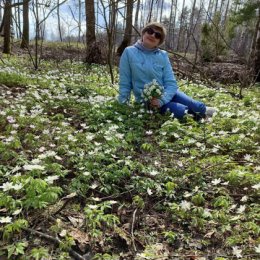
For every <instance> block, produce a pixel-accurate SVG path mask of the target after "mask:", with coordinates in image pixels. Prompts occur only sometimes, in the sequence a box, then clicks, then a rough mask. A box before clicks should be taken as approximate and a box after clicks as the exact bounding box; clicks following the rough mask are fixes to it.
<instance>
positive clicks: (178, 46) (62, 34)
mask: <svg viewBox="0 0 260 260" xmlns="http://www.w3.org/2000/svg"><path fill="white" fill-rule="evenodd" d="M0 20H1V28H0V29H1V35H2V36H3V39H4V40H3V44H2V48H3V53H10V52H11V46H12V44H14V43H16V42H17V41H18V40H19V39H20V47H21V48H23V49H25V50H26V49H27V50H28V51H29V52H30V53H31V55H33V53H34V55H35V61H34V66H35V68H38V59H40V58H41V56H44V55H47V56H48V54H47V53H46V52H44V51H43V50H42V48H40V46H41V45H42V41H43V40H44V39H46V37H47V34H49V36H48V38H51V39H52V40H56V41H57V42H66V43H68V45H70V43H72V42H77V43H83V44H84V45H85V46H86V55H85V56H84V53H82V54H81V55H80V56H81V58H83V57H82V56H84V58H85V60H86V61H87V62H88V63H103V64H104V63H106V64H108V65H109V66H110V70H111V73H112V67H113V65H114V63H115V61H116V60H117V59H116V54H119V55H121V53H122V51H123V50H124V48H125V47H126V46H128V45H130V44H131V43H133V42H135V41H136V40H137V39H138V37H139V32H140V29H141V28H142V27H143V26H144V25H145V24H146V23H148V22H150V21H158V22H161V23H163V24H164V25H165V27H166V28H167V31H168V36H167V38H166V41H165V46H164V48H165V49H167V50H168V51H170V52H174V53H175V57H174V58H175V65H179V66H178V68H176V70H177V71H179V72H180V73H181V76H187V74H188V75H191V74H193V73H194V70H195V68H196V69H197V72H199V73H200V74H201V73H202V72H203V74H206V75H207V74H210V75H211V76H212V73H213V79H214V80H220V81H221V80H222V81H224V82H225V83H232V81H234V80H235V81H237V82H240V84H241V85H243V86H245V85H250V83H252V82H254V81H259V67H260V66H259V63H260V61H259V60H260V58H259V56H260V54H259V53H260V51H259V49H260V47H259V46H260V32H259V31H260V25H259V20H260V14H259V1H257V0H247V1H245V0H241V1H240V0H200V1H198V0H194V1H187V0H183V1H180V0H172V1H169V0H168V1H165V0H157V1H156V0H148V1H146V0H137V1H133V0H127V1H114V0H113V1H104V0H102V1H94V0H86V1H81V0H79V1H76V0H73V1H72V0H71V1H68V0H65V1H33V0H25V1H21V0H20V1H19V0H18V1H12V0H8V1H4V0H1V1H0ZM49 20H51V22H50V23H48V21H49ZM50 27H51V32H49V33H48V31H50V30H49V29H50ZM30 40H33V41H31V42H30ZM32 48H33V50H31V49H32ZM32 51H33V53H32ZM71 53H73V52H71ZM50 56H53V53H52V54H51V55H50ZM178 61H179V62H178ZM205 62H206V65H205ZM207 62H223V64H222V67H221V66H220V67H219V65H216V64H212V66H210V67H209V68H208V67H207ZM183 63H185V64H186V66H184V67H182V66H181V65H183ZM230 63H231V64H232V63H235V64H237V65H244V66H242V67H241V66H232V65H230ZM200 66H202V71H201V67H200ZM204 66H206V67H207V68H208V69H205V67H204ZM216 67H218V68H216ZM113 81H114V80H113V76H112V82H113Z"/></svg>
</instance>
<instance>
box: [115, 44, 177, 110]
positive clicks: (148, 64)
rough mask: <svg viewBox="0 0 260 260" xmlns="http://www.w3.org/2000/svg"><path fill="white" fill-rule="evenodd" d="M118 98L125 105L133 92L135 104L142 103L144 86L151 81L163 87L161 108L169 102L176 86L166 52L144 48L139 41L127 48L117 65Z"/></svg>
mask: <svg viewBox="0 0 260 260" xmlns="http://www.w3.org/2000/svg"><path fill="white" fill-rule="evenodd" d="M119 74H120V75H119V96H118V101H119V102H120V103H127V102H128V101H129V99H130V95H131V91H133V93H134V96H135V100H136V102H138V103H140V102H142V101H143V100H142V92H143V88H144V85H145V84H147V83H150V82H151V81H152V80H153V79H156V81H157V82H158V83H159V84H160V85H161V86H163V87H164V95H163V97H162V98H161V99H160V105H161V106H163V105H165V104H167V103H169V102H170V101H171V99H172V98H173V96H174V95H175V94H176V92H177V89H178V86H177V82H176V80H175V77H174V73H173V71H172V66H171V63H170V61H169V57H168V54H167V52H166V51H163V50H160V49H158V48H155V49H152V50H150V49H147V48H145V47H144V46H143V45H142V44H141V42H140V41H138V42H137V43H136V44H135V45H133V46H130V47H127V48H126V49H125V50H124V52H123V54H122V56H121V59H120V65H119Z"/></svg>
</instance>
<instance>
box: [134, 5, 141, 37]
mask: <svg viewBox="0 0 260 260" xmlns="http://www.w3.org/2000/svg"><path fill="white" fill-rule="evenodd" d="M139 11H140V0H137V3H136V12H135V23H134V27H135V28H136V29H137V28H138V17H139ZM137 38H138V35H137V34H136V36H135V41H136V40H137Z"/></svg>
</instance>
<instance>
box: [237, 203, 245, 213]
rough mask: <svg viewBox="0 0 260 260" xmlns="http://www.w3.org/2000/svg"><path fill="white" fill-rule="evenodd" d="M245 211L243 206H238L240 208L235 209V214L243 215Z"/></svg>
mask: <svg viewBox="0 0 260 260" xmlns="http://www.w3.org/2000/svg"><path fill="white" fill-rule="evenodd" d="M245 209H246V206H245V205H240V207H239V208H238V209H237V213H238V214H242V213H244V211H245Z"/></svg>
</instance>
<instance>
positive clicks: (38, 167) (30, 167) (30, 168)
mask: <svg viewBox="0 0 260 260" xmlns="http://www.w3.org/2000/svg"><path fill="white" fill-rule="evenodd" d="M23 169H24V170H25V171H33V170H41V171H43V170H44V169H45V167H44V166H42V165H33V164H27V165H24V166H23Z"/></svg>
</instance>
